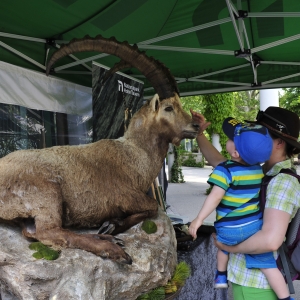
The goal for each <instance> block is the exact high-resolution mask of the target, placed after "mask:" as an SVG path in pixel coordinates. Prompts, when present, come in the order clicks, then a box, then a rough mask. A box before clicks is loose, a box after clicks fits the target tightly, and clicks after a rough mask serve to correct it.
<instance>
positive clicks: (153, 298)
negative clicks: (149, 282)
mask: <svg viewBox="0 0 300 300" xmlns="http://www.w3.org/2000/svg"><path fill="white" fill-rule="evenodd" d="M163 299H165V289H164V287H159V288H157V289H154V290H152V291H151V292H149V293H147V294H143V295H141V296H139V297H138V298H137V300H163Z"/></svg>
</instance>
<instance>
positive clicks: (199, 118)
mask: <svg viewBox="0 0 300 300" xmlns="http://www.w3.org/2000/svg"><path fill="white" fill-rule="evenodd" d="M190 112H191V114H192V118H193V122H195V123H196V124H198V125H199V133H200V134H202V133H203V131H204V130H206V128H207V127H208V126H209V125H210V124H211V123H210V122H206V120H205V117H204V116H203V115H202V114H200V113H198V112H196V111H194V110H192V109H190Z"/></svg>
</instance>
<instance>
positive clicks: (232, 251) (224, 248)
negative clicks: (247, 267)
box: [212, 233, 236, 253]
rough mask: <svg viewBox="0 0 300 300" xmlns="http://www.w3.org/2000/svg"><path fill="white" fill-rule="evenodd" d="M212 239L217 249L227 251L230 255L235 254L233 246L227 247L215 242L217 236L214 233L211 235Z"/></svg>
mask: <svg viewBox="0 0 300 300" xmlns="http://www.w3.org/2000/svg"><path fill="white" fill-rule="evenodd" d="M212 237H213V239H214V244H215V246H216V247H217V248H218V249H220V250H224V251H227V252H230V253H236V251H235V248H234V247H235V246H227V245H225V244H222V243H221V242H219V241H218V240H217V235H216V234H215V233H212Z"/></svg>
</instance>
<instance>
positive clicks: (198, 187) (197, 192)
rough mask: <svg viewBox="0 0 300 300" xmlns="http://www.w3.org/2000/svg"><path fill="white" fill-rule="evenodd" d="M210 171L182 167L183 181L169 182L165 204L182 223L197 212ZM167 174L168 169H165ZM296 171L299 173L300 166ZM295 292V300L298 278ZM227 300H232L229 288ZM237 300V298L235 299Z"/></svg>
mask: <svg viewBox="0 0 300 300" xmlns="http://www.w3.org/2000/svg"><path fill="white" fill-rule="evenodd" d="M211 172H212V167H210V166H205V167H204V168H192V167H182V173H183V176H184V180H185V183H169V184H168V189H167V192H166V197H167V204H169V205H170V208H169V209H168V211H167V212H168V213H171V214H175V215H179V216H181V218H182V219H183V220H184V221H185V222H184V223H187V222H191V221H192V220H193V219H194V218H195V217H196V216H197V214H198V212H199V210H200V208H201V207H202V205H203V202H204V200H205V198H206V195H205V191H206V189H208V188H209V185H208V184H207V182H206V181H207V179H208V176H209V174H210V173H211ZM166 173H167V174H168V170H166ZM297 173H298V174H300V166H298V169H297ZM214 220H215V214H214V213H212V214H211V215H210V216H209V217H208V218H207V219H206V220H205V224H206V225H212V224H213V222H214ZM294 287H295V291H296V294H295V295H292V297H294V299H295V300H300V280H297V281H294ZM228 300H233V298H232V294H231V289H229V293H228ZM237 300H238V299H237Z"/></svg>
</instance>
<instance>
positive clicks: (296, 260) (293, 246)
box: [260, 169, 300, 294]
mask: <svg viewBox="0 0 300 300" xmlns="http://www.w3.org/2000/svg"><path fill="white" fill-rule="evenodd" d="M279 173H284V174H289V175H291V176H293V177H296V178H297V179H298V181H299V183H300V176H299V175H297V174H296V173H295V172H294V171H292V170H291V169H282V170H280V172H279ZM275 176H276V175H275ZM275 176H267V175H266V176H265V177H264V178H263V180H262V185H261V190H260V208H261V210H262V211H263V210H264V208H265V204H266V192H267V186H268V184H269V182H270V181H271V180H272V178H274V177H275ZM299 241H300V209H298V211H297V213H296V215H295V216H294V218H293V219H292V221H291V222H290V224H289V226H288V229H287V232H286V239H285V242H283V244H282V245H281V246H280V248H279V249H278V254H279V256H278V259H277V261H276V262H277V266H278V268H279V270H280V271H281V273H282V274H283V276H284V278H285V280H286V282H287V284H288V286H289V290H290V293H291V294H295V290H294V286H293V282H292V281H293V280H300V242H299Z"/></svg>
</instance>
